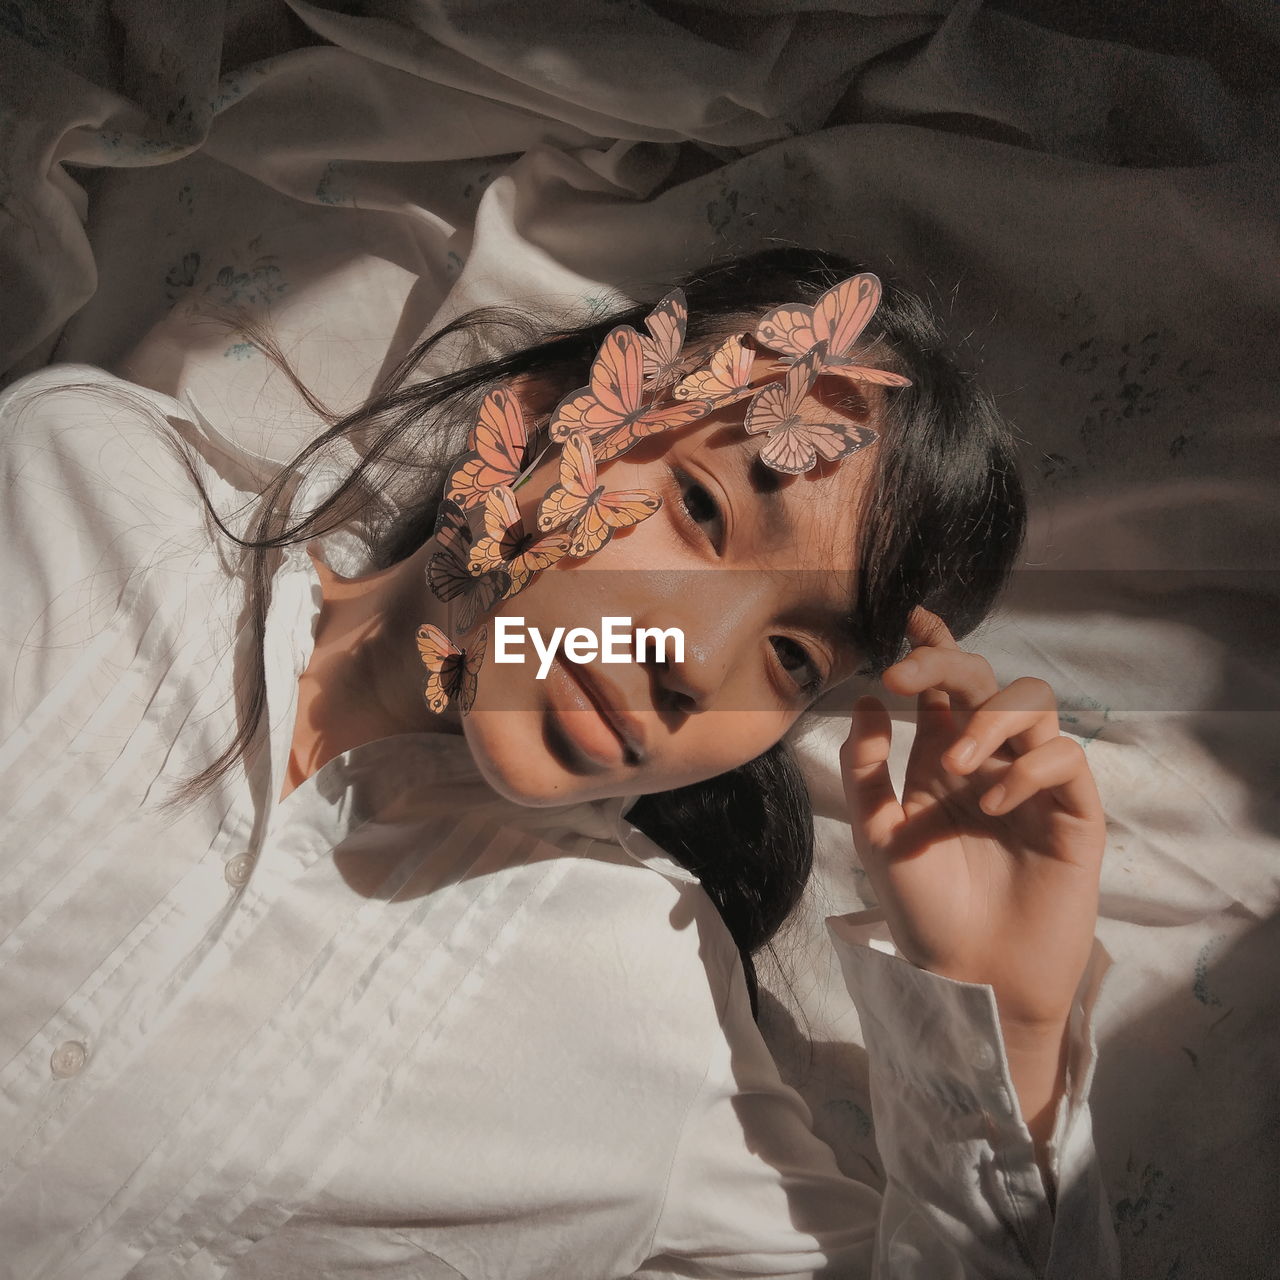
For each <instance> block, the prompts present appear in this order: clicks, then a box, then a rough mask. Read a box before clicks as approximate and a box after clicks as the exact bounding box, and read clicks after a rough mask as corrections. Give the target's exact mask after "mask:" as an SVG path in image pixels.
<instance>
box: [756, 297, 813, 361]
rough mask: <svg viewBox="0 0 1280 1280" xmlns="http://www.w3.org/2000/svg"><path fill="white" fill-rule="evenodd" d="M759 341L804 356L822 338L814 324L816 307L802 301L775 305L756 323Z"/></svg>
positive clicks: (793, 354) (788, 354)
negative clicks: (814, 308)
mask: <svg viewBox="0 0 1280 1280" xmlns="http://www.w3.org/2000/svg"><path fill="white" fill-rule="evenodd" d="M755 336H756V341H757V342H759V343H760V344H762V345H763V346H766V347H768V348H769V350H770V351H781V352H782V354H783V355H787V356H796V357H799V356H802V355H804V353H805V352H806V351H808V350H809V348H810V347H812V346H814V344H815V343H817V342H818V341H819V340H820V335H819V334H818V333H817V332H816V331H815V328H814V316H813V308H812V307H806V306H805V305H804V304H803V303H792V304H790V305H789V306H785V307H774V309H773V310H772V311H766V312H765V314H764V315H763V316H762V317H761V319H760V322H759V323H758V324H757V325H756V334H755Z"/></svg>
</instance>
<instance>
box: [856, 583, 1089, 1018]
mask: <svg viewBox="0 0 1280 1280" xmlns="http://www.w3.org/2000/svg"><path fill="white" fill-rule="evenodd" d="M908 637H909V639H910V640H911V642H912V645H913V649H912V652H911V654H910V655H909V656H908V657H906V658H904V659H903V660H902V661H901V662H899V663H896V664H895V665H894V666H892V667H890V668H889V669H888V670H887V671H886V672H885V673H884V677H883V682H884V684H885V687H886V688H888V689H890V690H891V691H892V692H895V693H900V694H917V695H918V697H917V712H918V716H917V724H916V737H915V741H914V743H913V745H912V748H911V753H910V756H909V758H908V763H907V770H906V776H905V780H904V785H903V795H902V799H901V801H899V800H898V797H897V795H896V794H895V792H894V787H893V783H892V782H891V780H890V778H889V767H888V758H889V746H890V742H891V739H892V722H891V720H890V718H889V713H888V711H887V710H886V709H885V707H884V705H883V704H882V703H881V702H880V701H879V700H877V699H876V698H872V697H864V698H860V699H859V700H858V702H857V703H856V704H855V707H854V712H853V723H852V726H851V728H850V732H849V737H848V739H847V740H846V742H845V744H844V746H843V747H842V748H841V752H840V762H841V766H842V772H843V775H844V786H845V798H846V799H847V801H848V805H849V822H850V826H851V827H852V829H853V839H854V847H855V848H856V849H857V852H858V856H859V857H860V858H861V860H862V865H863V867H864V868H865V869H866V872H867V875H868V876H869V877H870V880H871V884H872V887H873V888H874V889H875V892H876V896H877V898H878V900H879V903H880V906H881V908H882V909H883V910H884V912H885V916H886V919H887V921H888V924H889V928H890V930H891V931H892V933H893V937H894V941H895V943H896V944H897V946H898V949H899V951H900V952H902V954H903V955H904V956H905V957H906V958H907V959H908V960H910V961H912V962H913V963H914V964H916V965H918V966H920V967H921V968H924V969H929V970H931V971H932V972H934V973H939V974H942V975H943V976H944V977H948V978H955V979H958V980H961V981H965V982H979V983H989V984H990V985H991V986H992V987H993V988H994V990H995V995H996V1003H997V1007H998V1009H999V1012H1000V1020H1001V1024H1002V1026H1003V1028H1004V1031H1005V1035H1006V1040H1009V1039H1010V1036H1011V1035H1012V1036H1014V1037H1015V1038H1016V1037H1019V1036H1020V1037H1022V1038H1023V1039H1024V1041H1034V1039H1035V1038H1036V1037H1037V1036H1043V1037H1046V1038H1048V1037H1055V1036H1056V1037H1060V1036H1061V1035H1062V1033H1063V1029H1064V1028H1065V1026H1066V1020H1067V1017H1068V1015H1069V1013H1070V1009H1071V1005H1072V1001H1073V998H1074V996H1075V991H1076V987H1077V985H1078V983H1079V980H1080V977H1081V975H1082V973H1083V972H1084V968H1085V965H1086V963H1087V961H1088V958H1089V953H1090V949H1091V947H1092V943H1093V933H1094V927H1095V924H1096V921H1097V915H1098V880H1099V874H1100V868H1101V864H1102V851H1103V847H1104V845H1105V843H1106V820H1105V817H1104V815H1103V811H1102V803H1101V800H1100V798H1099V796H1098V789H1097V786H1096V785H1095V783H1094V780H1093V775H1092V774H1091V773H1090V771H1089V765H1088V762H1087V760H1086V758H1085V753H1084V750H1083V748H1081V747H1080V745H1079V744H1078V743H1076V742H1075V741H1074V740H1072V739H1071V738H1067V737H1063V736H1062V734H1061V732H1060V729H1059V726H1058V713H1057V706H1056V701H1055V698H1054V695H1053V690H1052V689H1051V688H1050V686H1049V685H1048V684H1046V683H1045V682H1044V681H1043V680H1038V679H1034V678H1031V677H1023V678H1022V679H1019V680H1015V681H1014V682H1013V683H1012V684H1010V685H1008V686H1007V687H1006V688H1004V689H1000V688H999V687H998V685H997V684H996V679H995V673H994V672H993V671H992V669H991V665H990V663H988V662H987V660H986V659H985V658H983V657H981V656H979V655H978V654H975V653H968V652H966V651H965V650H963V649H961V648H960V646H959V645H958V644H957V643H956V641H955V639H954V637H953V636H952V635H951V632H950V631H949V630H948V629H947V626H946V624H945V623H944V622H943V621H942V619H941V618H939V617H938V616H937V615H936V614H933V613H930V612H928V611H927V610H925V609H923V608H917V609H916V610H915V611H914V613H913V614H912V617H911V622H910V625H909V627H908ZM969 740H972V741H973V743H974V746H973V747H972V749H971V750H970V751H969V753H968V755H967V756H965V755H964V754H963V751H964V747H965V743H966V742H967V741H969ZM1001 788H1002V789H1003V791H1004V796H1003V798H1002V799H999V800H996V792H997V790H998V789H1001Z"/></svg>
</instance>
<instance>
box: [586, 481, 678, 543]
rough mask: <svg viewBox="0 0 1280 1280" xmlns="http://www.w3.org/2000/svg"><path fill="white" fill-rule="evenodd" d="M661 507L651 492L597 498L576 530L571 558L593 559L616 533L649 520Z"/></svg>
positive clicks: (624, 492) (622, 491) (618, 492)
mask: <svg viewBox="0 0 1280 1280" xmlns="http://www.w3.org/2000/svg"><path fill="white" fill-rule="evenodd" d="M660 506H662V499H661V498H660V497H658V495H657V494H656V493H651V492H650V491H649V490H648V489H618V490H615V491H614V492H612V493H599V494H597V495H596V496H595V497H594V498H593V499H592V501H591V502H590V503H589V504H588V505H587V509H586V510H585V511H584V512H583V514H582V516H581V517H580V519H579V520H578V522H577V524H576V525H575V526H574V528H573V540H572V541H571V542H570V544H569V554H570V555H571V556H574V557H578V558H580V557H583V556H590V555H594V554H595V553H596V552H597V551H599V550H600V548H601V547H603V546H604V545H605V544H606V543H608V541H609V539H610V538H612V537H613V535H614V533H615V532H616V531H617V530H619V529H626V528H629V527H630V526H631V525H633V524H639V523H640V521H641V520H647V519H648V518H649V517H650V516H651V515H653V513H654V512H655V511H657V510H658V508H659V507H660Z"/></svg>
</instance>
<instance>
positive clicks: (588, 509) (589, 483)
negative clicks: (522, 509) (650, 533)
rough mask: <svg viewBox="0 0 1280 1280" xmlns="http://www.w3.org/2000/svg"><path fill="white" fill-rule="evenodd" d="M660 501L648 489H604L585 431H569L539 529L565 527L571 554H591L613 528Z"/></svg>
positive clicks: (653, 508) (643, 514) (635, 520)
mask: <svg viewBox="0 0 1280 1280" xmlns="http://www.w3.org/2000/svg"><path fill="white" fill-rule="evenodd" d="M660 506H662V499H661V498H660V497H658V495H657V494H656V493H651V492H650V491H649V490H648V489H618V490H615V491H613V492H612V493H610V492H606V490H605V487H604V485H602V484H598V483H597V477H596V464H595V460H594V459H593V458H592V456H591V447H590V445H589V444H588V443H587V438H586V436H584V435H582V434H577V435H572V436H570V437H569V439H568V440H567V441H565V446H564V452H563V453H562V454H561V455H560V483H559V484H556V485H552V486H551V488H550V489H548V490H547V492H546V495H545V496H544V497H543V499H542V505H541V506H540V507H539V508H538V528H539V529H560V528H564V527H567V528H568V531H569V533H570V534H571V536H572V540H571V541H570V543H569V554H570V555H571V556H575V557H581V556H589V555H592V554H593V553H594V552H596V551H599V550H600V548H601V547H603V546H604V545H605V543H607V542H608V541H609V539H610V538H612V537H613V533H614V530H615V529H626V528H628V527H629V526H630V525H633V524H639V523H640V521H641V520H647V519H648V518H649V517H650V516H651V515H653V513H654V512H655V511H657V509H658V508H659V507H660Z"/></svg>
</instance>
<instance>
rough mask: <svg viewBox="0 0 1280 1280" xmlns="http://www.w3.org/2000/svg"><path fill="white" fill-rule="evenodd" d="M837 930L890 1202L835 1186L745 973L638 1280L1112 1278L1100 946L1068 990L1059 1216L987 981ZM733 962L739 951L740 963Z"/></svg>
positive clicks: (830, 1157)
mask: <svg viewBox="0 0 1280 1280" xmlns="http://www.w3.org/2000/svg"><path fill="white" fill-rule="evenodd" d="M827 929H828V933H829V935H830V937H831V940H832V944H833V946H834V947H835V949H836V952H837V954H838V956H839V959H840V962H841V967H842V971H843V974H844V978H845V982H846V985H847V986H848V989H849V992H850V994H851V996H852V997H853V1000H854V1003H855V1004H856V1006H857V1009H858V1013H859V1016H860V1018H861V1022H862V1028H863V1033H864V1039H865V1042H866V1050H867V1055H868V1059H869V1066H870V1084H871V1103H872V1111H873V1114H874V1119H875V1131H876V1142H877V1147H878V1149H879V1153H880V1156H881V1159H882V1161H883V1164H884V1169H885V1175H886V1185H885V1189H884V1192H883V1193H881V1192H879V1191H878V1190H876V1189H874V1188H872V1187H870V1186H867V1185H864V1184H863V1183H860V1182H857V1181H855V1180H853V1179H851V1178H848V1177H846V1176H845V1175H844V1174H842V1173H841V1172H840V1170H839V1168H838V1166H837V1164H836V1160H835V1155H834V1153H833V1152H832V1150H831V1148H830V1147H828V1146H827V1145H826V1144H825V1143H824V1142H823V1141H822V1140H821V1139H820V1138H818V1137H817V1136H816V1134H814V1132H813V1128H812V1115H811V1113H810V1111H809V1109H808V1107H807V1105H806V1103H805V1102H804V1100H803V1099H802V1098H801V1097H800V1095H799V1094H798V1093H797V1092H796V1091H795V1090H794V1089H792V1088H791V1087H790V1086H788V1085H787V1084H785V1083H784V1082H783V1081H782V1079H781V1077H780V1076H779V1074H778V1070H777V1066H776V1064H775V1063H774V1060H773V1058H772V1055H771V1054H770V1052H769V1049H768V1047H767V1046H766V1045H765V1043H764V1041H763V1039H762V1037H761V1035H760V1033H759V1030H758V1029H757V1027H756V1025H755V1023H754V1021H753V1019H752V1016H751V1008H750V1002H749V999H748V996H747V991H746V979H745V975H744V974H743V972H742V967H741V964H740V963H735V964H733V965H731V966H728V972H727V975H726V980H727V982H728V995H727V999H726V1001H725V1005H724V1014H723V1018H722V1022H721V1030H722V1032H723V1035H722V1037H720V1038H719V1039H718V1040H717V1043H716V1047H715V1051H714V1054H713V1060H712V1062H711V1066H710V1069H709V1071H708V1074H707V1078H706V1080H705V1082H704V1085H703V1088H702V1090H701V1092H700V1094H699V1096H698V1098H697V1099H696V1100H695V1102H694V1105H693V1107H692V1108H691V1110H690V1114H689V1116H688V1118H687V1121H686V1124H685V1127H684V1130H683V1132H682V1134H681V1138H680V1144H679V1148H678V1151H677V1154H676V1159H675V1162H674V1166H673V1169H672V1173H671V1179H670V1182H669V1185H668V1190H667V1196H666V1200H665V1203H664V1206H663V1210H662V1213H661V1216H660V1219H659V1222H658V1227H657V1231H656V1232H655V1236H654V1240H653V1245H652V1248H651V1253H650V1259H649V1261H648V1263H647V1264H646V1266H645V1267H643V1268H642V1269H641V1270H639V1271H638V1272H636V1273H635V1274H636V1276H637V1277H643V1280H667V1278H669V1277H694V1276H699V1277H726V1278H727V1277H738V1276H754V1277H773V1278H775V1280H781V1278H782V1277H788V1278H790V1280H800V1278H802V1277H824V1278H830V1280H835V1278H837V1277H839V1278H840V1280H854V1278H861V1277H868V1278H871V1277H875V1278H880V1280H887V1278H888V1277H893V1280H961V1278H962V1277H963V1278H966V1280H967V1278H969V1277H972V1278H974V1280H976V1278H977V1277H981V1278H982V1280H1005V1278H1008V1280H1029V1278H1030V1277H1042V1278H1045V1280H1078V1277H1080V1276H1085V1275H1087V1276H1090V1277H1091V1278H1092V1277H1096V1278H1097V1280H1110V1278H1112V1277H1118V1276H1119V1259H1118V1251H1117V1247H1116V1241H1115V1234H1114V1230H1113V1227H1112V1225H1111V1219H1110V1211H1109V1206H1108V1204H1107V1200H1106V1196H1105V1192H1104V1188H1103V1185H1102V1181H1101V1178H1100V1176H1099V1174H1098V1167H1097V1159H1096V1154H1095V1152H1094V1147H1093V1137H1092V1126H1091V1120H1090V1115H1089V1106H1088V1093H1089V1088H1090V1085H1091V1082H1092V1076H1093V1068H1094V1061H1095V1057H1096V1043H1095V1039H1094V1035H1093V1027H1092V1023H1093V1009H1094V1005H1095V1002H1096V999H1097V996H1098V992H1099V989H1100V984H1101V981H1102V978H1103V976H1104V974H1105V973H1106V970H1107V968H1108V966H1109V964H1110V957H1109V956H1108V954H1107V952H1106V950H1105V949H1104V948H1103V947H1102V945H1101V943H1099V942H1097V941H1096V940H1095V942H1094V949H1093V953H1092V955H1091V957H1090V960H1089V964H1088V966H1087V968H1086V971H1085V974H1084V976H1083V978H1082V979H1081V983H1080V986H1079V988H1078V990H1077V993H1076V1001H1075V1005H1074V1007H1073V1010H1072V1014H1071V1020H1070V1025H1069V1029H1068V1035H1069V1056H1068V1083H1067V1092H1066V1095H1065V1096H1064V1098H1063V1099H1062V1102H1061V1104H1060V1106H1059V1109H1058V1112H1057V1115H1056V1118H1055V1126H1054V1130H1053V1135H1052V1139H1051V1142H1050V1148H1049V1150H1050V1157H1051V1169H1052V1172H1053V1175H1054V1178H1055V1182H1056V1185H1057V1195H1056V1204H1055V1206H1054V1207H1051V1204H1050V1200H1049V1197H1048V1195H1047V1194H1046V1190H1045V1187H1044V1183H1043V1179H1042V1177H1041V1174H1040V1170H1039V1167H1038V1166H1037V1164H1036V1162H1035V1149H1034V1144H1033V1142H1032V1139H1031V1134H1030V1132H1029V1131H1028V1129H1027V1127H1026V1124H1025V1123H1024V1121H1023V1120H1022V1118H1021V1114H1020V1112H1019V1109H1018V1103H1017V1095H1016V1092H1015V1090H1014V1085H1013V1081H1012V1078H1011V1076H1010V1073H1009V1067H1008V1062H1007V1059H1006V1056H1005V1048H1004V1040H1003V1037H1002V1035H1001V1031H1000V1023H999V1018H998V1016H997V1012H996V1003H995V993H994V992H993V990H992V989H991V987H990V986H986V985H979V984H974V983H965V982H956V981H953V980H951V979H948V978H943V977H940V976H938V975H936V974H932V973H929V972H928V971H926V970H923V969H919V968H917V967H916V966H915V965H913V964H911V963H910V962H909V961H907V960H905V959H904V958H902V957H901V956H899V955H898V954H896V952H895V950H894V948H893V947H892V943H891V942H890V941H889V934H888V931H887V928H886V926H885V925H884V924H883V921H882V920H880V919H879V917H878V915H877V913H874V912H862V913H858V914H856V915H853V916H844V917H841V916H832V917H829V918H828V919H827ZM735 959H736V957H735Z"/></svg>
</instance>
